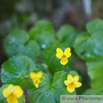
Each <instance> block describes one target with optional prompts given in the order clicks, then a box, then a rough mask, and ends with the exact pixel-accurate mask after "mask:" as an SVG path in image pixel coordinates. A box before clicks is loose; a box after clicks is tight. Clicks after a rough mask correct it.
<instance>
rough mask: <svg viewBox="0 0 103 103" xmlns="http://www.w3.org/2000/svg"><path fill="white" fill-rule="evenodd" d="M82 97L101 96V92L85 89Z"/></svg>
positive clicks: (102, 92) (102, 93)
mask: <svg viewBox="0 0 103 103" xmlns="http://www.w3.org/2000/svg"><path fill="white" fill-rule="evenodd" d="M83 95H103V90H100V91H98V90H96V89H87V90H86V91H85V92H84V93H83Z"/></svg>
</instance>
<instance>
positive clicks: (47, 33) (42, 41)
mask: <svg viewBox="0 0 103 103" xmlns="http://www.w3.org/2000/svg"><path fill="white" fill-rule="evenodd" d="M54 34H55V32H54V29H53V26H52V24H51V23H50V22H49V21H46V20H41V21H38V22H37V23H36V25H35V27H33V28H31V29H30V31H29V35H30V38H31V39H32V40H36V41H37V42H38V43H39V45H40V47H41V48H42V49H45V48H47V47H49V46H50V45H51V44H53V43H54V42H55V35H54Z"/></svg>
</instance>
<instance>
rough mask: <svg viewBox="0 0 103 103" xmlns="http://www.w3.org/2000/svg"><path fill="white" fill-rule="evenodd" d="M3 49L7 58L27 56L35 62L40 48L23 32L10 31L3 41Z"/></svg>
mask: <svg viewBox="0 0 103 103" xmlns="http://www.w3.org/2000/svg"><path fill="white" fill-rule="evenodd" d="M4 48H5V51H6V53H7V55H8V56H9V57H11V56H14V55H16V54H23V55H27V56H29V57H30V58H32V59H33V60H34V61H36V60H37V59H38V57H39V55H40V47H39V45H38V43H37V42H36V41H34V40H29V35H28V34H27V33H26V32H25V31H23V30H15V31H12V32H11V33H10V34H9V35H8V36H7V37H6V39H5V42H4Z"/></svg>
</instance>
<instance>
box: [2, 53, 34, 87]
mask: <svg viewBox="0 0 103 103" xmlns="http://www.w3.org/2000/svg"><path fill="white" fill-rule="evenodd" d="M34 69H35V64H34V62H33V61H32V60H31V59H30V58H28V57H27V56H22V55H19V56H13V57H12V58H10V59H9V60H7V61H6V62H4V63H3V64H2V68H1V81H2V83H3V84H14V85H20V86H21V87H23V86H24V85H25V83H26V82H27V81H26V79H28V78H29V75H30V72H31V71H32V70H34Z"/></svg>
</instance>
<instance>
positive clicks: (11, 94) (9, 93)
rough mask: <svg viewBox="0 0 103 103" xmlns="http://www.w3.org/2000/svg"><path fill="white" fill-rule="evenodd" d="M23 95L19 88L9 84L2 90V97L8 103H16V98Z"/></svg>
mask: <svg viewBox="0 0 103 103" xmlns="http://www.w3.org/2000/svg"><path fill="white" fill-rule="evenodd" d="M22 95H23V90H22V89H21V87H20V86H14V85H12V84H10V85H9V86H8V87H7V88H5V89H4V90H3V96H4V97H5V98H7V102H8V103H18V100H17V98H20V97H21V96H22Z"/></svg>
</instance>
